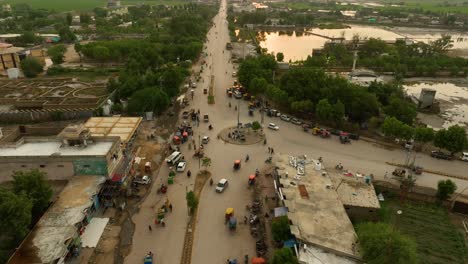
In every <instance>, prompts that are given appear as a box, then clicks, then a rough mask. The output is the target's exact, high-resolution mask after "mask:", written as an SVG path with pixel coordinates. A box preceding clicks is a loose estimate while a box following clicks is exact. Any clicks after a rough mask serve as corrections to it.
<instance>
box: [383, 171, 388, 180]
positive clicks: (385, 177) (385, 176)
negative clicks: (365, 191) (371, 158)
mask: <svg viewBox="0 0 468 264" xmlns="http://www.w3.org/2000/svg"><path fill="white" fill-rule="evenodd" d="M387 173H388V172H387V171H386V172H385V175H384V179H387Z"/></svg>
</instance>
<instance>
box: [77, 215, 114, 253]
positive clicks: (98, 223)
mask: <svg viewBox="0 0 468 264" xmlns="http://www.w3.org/2000/svg"><path fill="white" fill-rule="evenodd" d="M108 222H109V218H98V217H94V218H92V219H91V221H90V222H89V225H87V226H86V230H85V231H84V233H83V235H82V236H81V242H82V246H83V247H90V248H94V247H96V246H97V244H98V242H99V239H100V238H101V236H102V233H103V232H104V228H106V225H107V223H108Z"/></svg>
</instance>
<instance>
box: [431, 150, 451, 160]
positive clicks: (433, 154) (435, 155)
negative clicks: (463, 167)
mask: <svg viewBox="0 0 468 264" xmlns="http://www.w3.org/2000/svg"><path fill="white" fill-rule="evenodd" d="M431 157H433V158H436V159H444V160H451V159H453V156H452V154H448V153H445V152H443V151H439V150H433V151H432V152H431Z"/></svg>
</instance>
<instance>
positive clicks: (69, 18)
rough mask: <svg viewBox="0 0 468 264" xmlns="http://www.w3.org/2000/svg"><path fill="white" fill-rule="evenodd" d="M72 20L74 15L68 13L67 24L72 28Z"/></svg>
mask: <svg viewBox="0 0 468 264" xmlns="http://www.w3.org/2000/svg"><path fill="white" fill-rule="evenodd" d="M72 20H73V16H72V14H70V13H67V16H66V17H65V21H66V22H67V25H69V26H70V25H71V23H72Z"/></svg>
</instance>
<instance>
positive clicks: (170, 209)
mask: <svg viewBox="0 0 468 264" xmlns="http://www.w3.org/2000/svg"><path fill="white" fill-rule="evenodd" d="M169 211H171V213H172V204H169Z"/></svg>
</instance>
